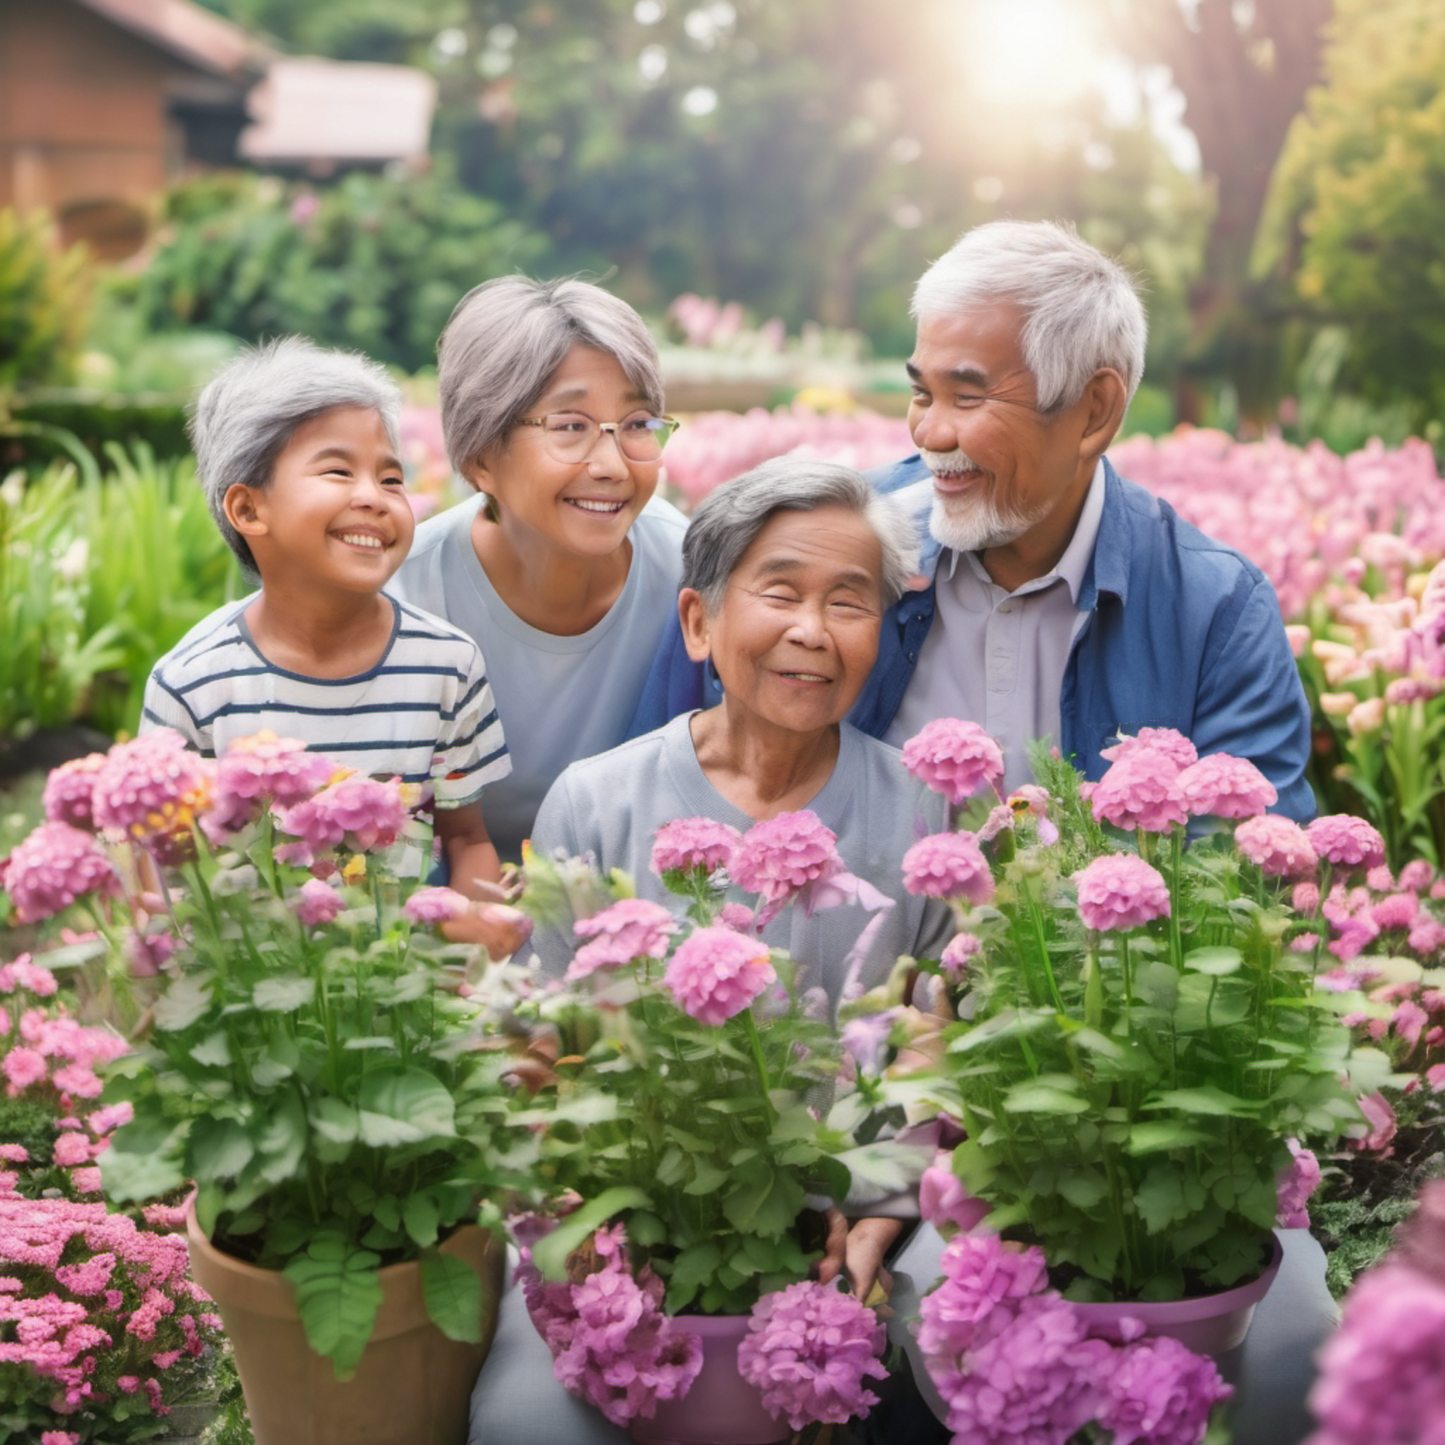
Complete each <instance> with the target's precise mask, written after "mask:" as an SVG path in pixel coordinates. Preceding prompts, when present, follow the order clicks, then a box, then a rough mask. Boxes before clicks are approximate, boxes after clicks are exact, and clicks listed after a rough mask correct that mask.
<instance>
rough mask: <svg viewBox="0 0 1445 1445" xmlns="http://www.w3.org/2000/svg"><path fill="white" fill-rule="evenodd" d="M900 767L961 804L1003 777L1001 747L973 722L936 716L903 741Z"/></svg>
mask: <svg viewBox="0 0 1445 1445" xmlns="http://www.w3.org/2000/svg"><path fill="white" fill-rule="evenodd" d="M903 766H904V767H905V768H907V769H908V771H909V772H910V773H912V774H913V776H914V777H915V778H917V779H918V780H919V781H920V782H922V783H924V784H926V785H927V786H928V787H930V788H932V789H933V791H934V792H935V793H942V794H943V796H944V797H945V798H947V799H948V801H949V802H950V803H955V804H957V803H962V802H965V801H966V800H967V799H969V798H971V797H972V796H973V795H974V794H975V793H976V792H977V791H978V790H979V789H980V788H981V787H983V786H984V785H988V786H990V787H992V788H993V789H994V790H995V791H997V789H998V784H999V783H1000V781H1001V780H1002V778H1003V750H1002V749H1001V748H1000V747H999V745H998V744H997V743H996V742H995V741H994V740H993V738H991V737H990V736H989V735H988V733H987V732H986V731H985V730H984V729H983V728H981V727H980V726H979V725H978V724H977V723H975V722H966V721H964V720H963V719H962V718H952V717H945V718H935V719H934V720H933V721H932V722H929V723H925V724H924V725H923V727H921V728H920V729H919V730H918V732H916V733H915V734H914V735H913V736H912V737H911V738H909V739H908V741H907V742H906V743H904V744H903Z"/></svg>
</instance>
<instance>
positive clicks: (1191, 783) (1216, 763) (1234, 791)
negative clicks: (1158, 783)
mask: <svg viewBox="0 0 1445 1445" xmlns="http://www.w3.org/2000/svg"><path fill="white" fill-rule="evenodd" d="M1175 786H1176V787H1177V788H1178V789H1179V792H1180V795H1181V796H1182V797H1183V799H1184V806H1185V807H1186V808H1187V809H1188V810H1189V812H1190V813H1192V814H1193V815H1194V816H1195V817H1203V816H1210V817H1215V818H1254V817H1258V815H1259V814H1260V813H1263V812H1264V811H1265V810H1266V809H1267V808H1270V807H1272V806H1273V804H1274V803H1275V802H1276V801H1277V800H1278V798H1279V793H1278V792H1277V791H1276V790H1275V786H1274V784H1273V783H1271V782H1270V780H1269V779H1268V778H1266V777H1265V775H1264V774H1263V773H1262V772H1260V770H1259V769H1258V768H1257V767H1255V765H1254V764H1253V763H1252V762H1250V761H1249V760H1248V759H1247V758H1236V757H1231V756H1230V755H1229V754H1228V753H1210V754H1209V756H1208V757H1204V758H1200V760H1199V761H1198V762H1197V763H1191V764H1190V765H1189V766H1188V767H1187V768H1185V769H1184V771H1183V772H1182V773H1180V774H1179V776H1178V778H1177V779H1175Z"/></svg>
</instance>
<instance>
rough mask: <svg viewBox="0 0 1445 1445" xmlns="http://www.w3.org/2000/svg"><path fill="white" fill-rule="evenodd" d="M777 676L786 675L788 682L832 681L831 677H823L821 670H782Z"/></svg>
mask: <svg viewBox="0 0 1445 1445" xmlns="http://www.w3.org/2000/svg"><path fill="white" fill-rule="evenodd" d="M778 676H779V677H786V678H787V679H788V680H789V681H790V682H811V683H829V682H832V681H833V679H832V678H831V677H824V676H823V674H822V673H821V672H782V673H779V674H778Z"/></svg>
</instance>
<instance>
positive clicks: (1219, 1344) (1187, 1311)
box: [1074, 1235, 1284, 1358]
mask: <svg viewBox="0 0 1445 1445" xmlns="http://www.w3.org/2000/svg"><path fill="white" fill-rule="evenodd" d="M1270 1244H1271V1246H1272V1249H1273V1253H1272V1254H1271V1255H1270V1257H1269V1263H1268V1264H1267V1265H1266V1266H1265V1267H1264V1270H1263V1272H1262V1273H1261V1274H1259V1275H1257V1276H1256V1277H1255V1278H1254V1279H1252V1280H1248V1281H1246V1282H1245V1283H1244V1284H1241V1285H1236V1286H1235V1287H1234V1288H1233V1289H1226V1290H1220V1291H1219V1292H1218V1293H1217V1294H1206V1295H1196V1296H1195V1297H1194V1298H1192V1299H1181V1300H1142V1301H1134V1302H1127V1301H1126V1302H1123V1303H1116V1302H1114V1301H1112V1300H1111V1301H1109V1302H1107V1303H1099V1304H1075V1305H1074V1308H1075V1309H1076V1310H1077V1311H1078V1312H1079V1314H1080V1315H1081V1316H1082V1317H1083V1318H1084V1319H1085V1320H1086V1321H1088V1323H1089V1325H1090V1327H1091V1328H1092V1329H1094V1330H1097V1331H1099V1332H1100V1333H1103V1332H1104V1331H1106V1330H1107V1329H1108V1327H1109V1326H1111V1325H1114V1324H1117V1323H1118V1321H1119V1320H1121V1319H1123V1318H1125V1317H1126V1316H1128V1317H1129V1318H1131V1319H1136V1320H1140V1321H1141V1322H1142V1323H1143V1325H1144V1333H1145V1334H1146V1335H1170V1336H1172V1337H1173V1338H1174V1339H1176V1340H1178V1341H1179V1343H1180V1344H1181V1345H1184V1346H1185V1347H1186V1348H1188V1349H1191V1350H1193V1351H1194V1353H1195V1354H1197V1355H1212V1356H1214V1357H1215V1358H1218V1357H1219V1356H1220V1355H1223V1354H1227V1353H1228V1352H1229V1351H1230V1350H1232V1349H1234V1348H1235V1346H1236V1345H1240V1344H1243V1342H1244V1337H1245V1335H1247V1334H1248V1333H1249V1322H1250V1321H1251V1320H1252V1319H1253V1318H1254V1309H1255V1306H1256V1305H1257V1304H1258V1303H1259V1302H1260V1300H1262V1299H1263V1298H1264V1297H1265V1295H1267V1294H1268V1293H1269V1287H1270V1285H1272V1284H1273V1283H1274V1277H1275V1275H1277V1274H1278V1273H1279V1264H1280V1260H1282V1259H1283V1258H1284V1250H1283V1249H1282V1248H1281V1247H1280V1242H1279V1239H1278V1237H1277V1236H1275V1235H1271V1236H1270Z"/></svg>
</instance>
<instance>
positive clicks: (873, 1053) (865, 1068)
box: [843, 1008, 899, 1075]
mask: <svg viewBox="0 0 1445 1445" xmlns="http://www.w3.org/2000/svg"><path fill="white" fill-rule="evenodd" d="M898 1013H899V1011H898V1010H897V1009H892V1008H891V1009H885V1010H884V1012H882V1013H877V1014H869V1015H868V1016H867V1017H866V1018H854V1019H849V1020H848V1022H847V1023H846V1024H844V1025H843V1047H844V1048H845V1049H846V1050H847V1051H848V1052H849V1053H850V1054H851V1055H852V1056H853V1061H854V1062H855V1063H856V1064H857V1065H858V1072H859V1073H862V1074H870V1075H878V1074H881V1073H882V1072H883V1067H884V1065H885V1064H886V1063H887V1061H888V1040H889V1039H890V1038H891V1037H892V1034H893V1025H894V1022H895V1021H896V1020H897V1018H898Z"/></svg>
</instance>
